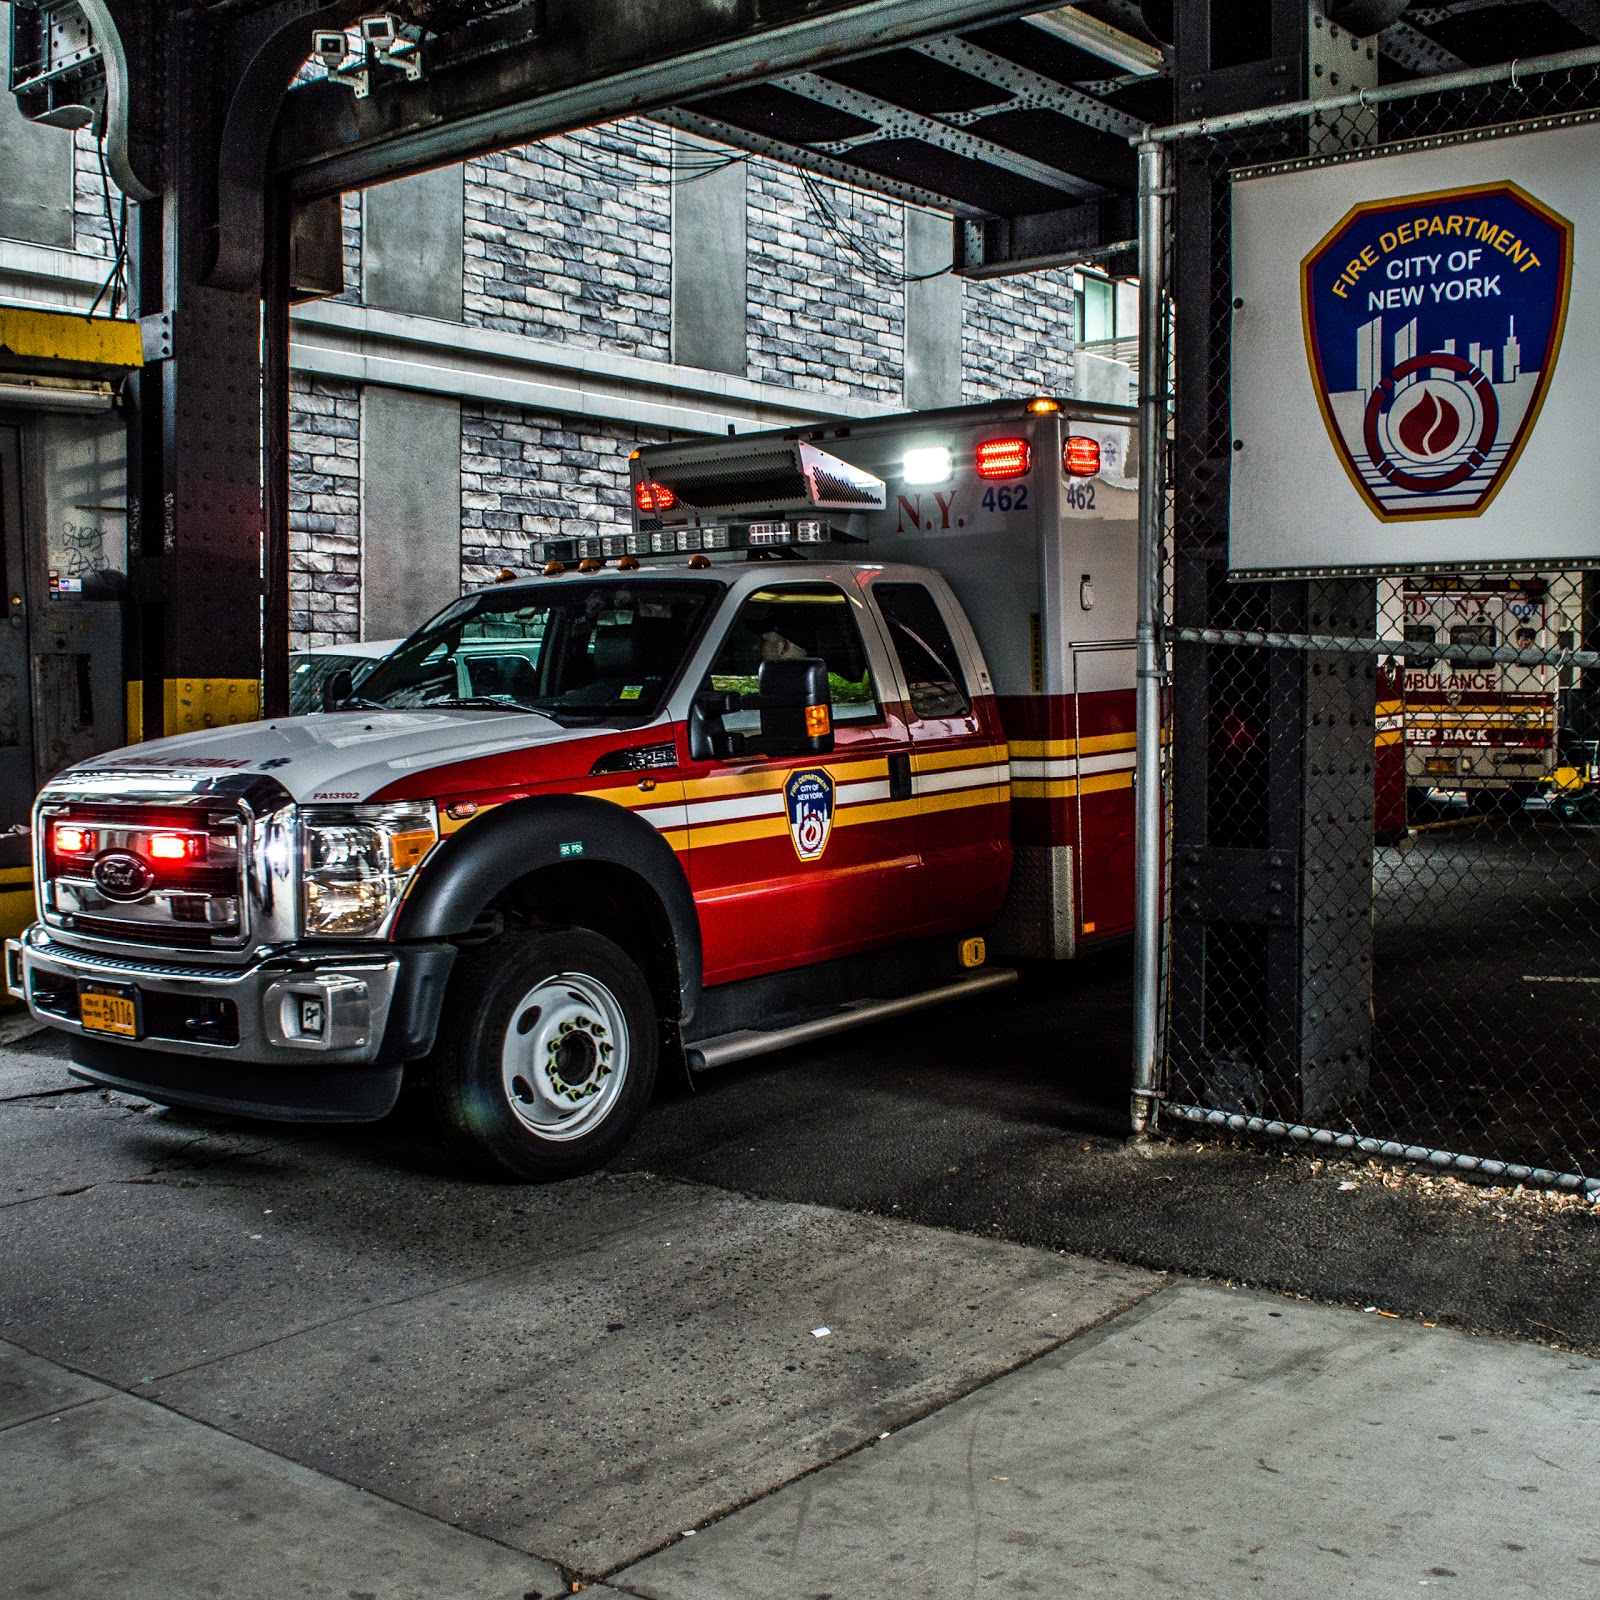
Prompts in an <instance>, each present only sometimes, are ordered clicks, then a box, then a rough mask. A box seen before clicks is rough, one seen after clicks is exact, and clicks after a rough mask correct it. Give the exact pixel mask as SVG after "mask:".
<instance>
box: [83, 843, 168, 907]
mask: <svg viewBox="0 0 1600 1600" xmlns="http://www.w3.org/2000/svg"><path fill="white" fill-rule="evenodd" d="M155 881H156V875H155V873H153V872H152V871H151V870H150V869H149V867H147V866H146V865H145V864H144V862H142V861H141V860H140V859H139V858H138V856H133V855H129V854H128V852H127V851H126V850H108V851H107V852H106V853H105V854H104V855H103V856H101V857H100V859H99V860H98V861H97V862H95V864H94V886H95V888H97V889H98V890H99V891H100V893H101V894H103V895H104V896H105V897H106V899H107V900H137V899H138V898H139V897H140V896H141V895H142V894H143V893H144V892H145V890H146V889H148V888H149V887H150V885H151V884H152V883H154V882H155Z"/></svg>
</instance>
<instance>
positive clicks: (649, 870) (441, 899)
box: [395, 795, 702, 1021]
mask: <svg viewBox="0 0 1600 1600" xmlns="http://www.w3.org/2000/svg"><path fill="white" fill-rule="evenodd" d="M579 861H582V862H584V863H587V864H593V863H596V862H599V863H603V864H605V865H609V866H615V867H620V868H621V869H622V870H623V871H625V872H628V873H630V874H632V875H633V876H634V877H636V878H637V879H638V880H639V883H640V887H641V889H642V890H643V891H644V892H645V893H647V894H650V895H652V896H654V898H655V900H656V902H657V903H658V904H659V905H660V906H661V909H662V911H663V912H664V913H665V915H666V919H667V925H668V926H669V927H670V929H671V930H672V941H673V944H674V946H675V949H674V952H673V953H674V957H675V960H676V965H677V971H678V991H679V992H678V1001H679V1006H680V1011H679V1016H680V1017H681V1018H682V1020H684V1021H688V1020H689V1019H690V1018H691V1017H692V1016H693V1015H694V1011H695V1005H696V1003H697V1001H698V1000H699V998H700V977H701V971H702V965H701V948H700V917H699V913H698V912H697V911H696V910H695V904H694V896H693V894H692V893H691V892H690V889H689V880H688V878H687V877H686V876H685V875H684V870H683V866H682V864H681V863H680V862H679V860H678V855H677V852H676V851H675V850H674V849H673V848H672V846H671V845H670V844H668V843H667V841H666V840H665V839H663V838H662V837H661V835H660V833H658V832H657V831H656V829H655V828H653V827H652V826H651V825H650V824H649V823H648V822H643V821H641V820H640V819H639V818H638V817H636V816H634V815H633V813H632V812H630V811H628V810H626V809H625V808H624V807H622V806H619V805H616V804H614V803H613V802H612V801H609V800H596V799H593V798H591V797H590V796H587V795H534V796H531V797H530V798H528V799H526V800H512V801H508V802H507V803H506V804H504V805H500V806H496V807H495V809H494V810H493V811H491V812H489V813H488V815H486V816H483V817H478V818H475V819H474V820H473V821H471V822H469V823H468V824H467V825H466V826H465V827H464V828H461V829H460V830H458V831H457V832H456V833H453V834H451V835H449V836H448V837H447V838H445V839H444V840H442V841H441V842H440V843H439V845H438V846H437V847H436V848H435V849H434V851H433V852H432V854H431V855H430V856H429V857H428V859H427V861H426V862H425V863H424V864H423V867H422V870H421V872H420V873H419V875H418V877H417V881H416V883H415V884H414V885H413V886H412V889H411V892H410V894H408V895H407V896H406V901H405V905H404V906H403V908H402V909H401V913H400V918H399V923H398V926H397V927H396V930H395V933H396V937H397V938H400V939H403V940H406V941H410V940H422V939H449V938H452V937H454V936H455V935H458V934H464V933H466V932H467V931H468V930H469V929H470V928H471V927H472V924H473V922H474V921H475V920H476V919H477V917H478V914H479V913H480V912H481V911H482V910H483V909H484V907H485V906H487V905H488V904H489V902H490V901H491V900H493V899H494V897H495V896H496V895H497V894H499V893H500V892H501V891H502V890H503V889H506V888H509V887H510V886H511V885H512V884H513V883H515V882H516V881H517V880H518V879H519V878H525V877H527V876H528V875H529V874H530V873H533V872H538V871H539V870H540V869H541V868H545V867H557V866H564V865H571V864H576V863H577V862H579Z"/></svg>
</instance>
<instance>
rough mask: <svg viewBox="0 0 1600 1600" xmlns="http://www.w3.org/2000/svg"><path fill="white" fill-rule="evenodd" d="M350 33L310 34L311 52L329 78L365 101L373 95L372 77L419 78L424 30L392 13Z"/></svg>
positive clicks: (373, 18)
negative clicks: (386, 72) (392, 74)
mask: <svg viewBox="0 0 1600 1600" xmlns="http://www.w3.org/2000/svg"><path fill="white" fill-rule="evenodd" d="M352 32H353V33H354V34H355V37H353V38H352V36H351V33H333V32H330V31H324V30H321V29H319V30H318V31H317V32H316V33H314V34H313V35H312V53H313V54H314V55H316V56H317V57H319V58H320V60H321V61H322V64H323V66H324V67H325V68H326V69H327V73H328V76H329V77H330V78H332V79H333V80H334V82H335V83H342V84H344V85H345V87H346V88H348V89H349V90H350V91H351V92H352V93H353V94H354V95H355V97H356V99H357V100H365V99H366V98H367V96H368V95H369V94H371V93H372V87H373V78H374V74H375V73H377V72H379V71H381V70H384V69H388V70H391V71H396V72H399V73H400V74H401V76H402V77H404V78H405V80H406V81H407V82H408V83H415V82H416V80H417V79H418V78H420V77H421V76H422V41H423V38H424V30H423V29H422V28H420V27H418V26H417V24H415V23H414V22H407V21H406V20H405V19H404V18H403V17H400V16H397V15H396V14H395V13H394V12H392V11H378V12H374V13H373V14H372V15H370V16H366V17H363V18H362V19H361V20H360V22H359V23H358V24H357V25H356V27H355V28H354V29H353V30H352Z"/></svg>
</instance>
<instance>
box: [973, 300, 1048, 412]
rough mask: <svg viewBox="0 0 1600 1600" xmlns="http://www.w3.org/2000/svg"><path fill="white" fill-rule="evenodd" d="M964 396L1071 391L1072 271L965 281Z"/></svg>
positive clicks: (975, 398) (982, 397) (993, 397)
mask: <svg viewBox="0 0 1600 1600" xmlns="http://www.w3.org/2000/svg"><path fill="white" fill-rule="evenodd" d="M961 300H962V312H961V364H962V369H963V380H962V386H961V387H962V399H963V400H965V401H966V402H967V403H968V404H971V403H973V402H976V401H979V400H1001V399H1004V398H1006V397H1007V396H1008V395H1015V394H1018V393H1024V394H1059V395H1067V394H1071V392H1072V283H1071V274H1070V273H1068V272H1065V271H1060V272H1034V273H1029V274H1028V275H1027V276H1026V277H1021V278H988V279H984V280H982V281H980V282H976V283H971V282H969V283H966V284H963V285H962V296H961Z"/></svg>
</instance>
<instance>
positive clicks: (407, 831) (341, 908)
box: [300, 801, 439, 937]
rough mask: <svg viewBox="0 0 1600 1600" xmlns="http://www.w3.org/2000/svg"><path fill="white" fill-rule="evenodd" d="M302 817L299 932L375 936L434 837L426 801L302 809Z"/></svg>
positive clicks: (435, 824)
mask: <svg viewBox="0 0 1600 1600" xmlns="http://www.w3.org/2000/svg"><path fill="white" fill-rule="evenodd" d="M300 815H301V826H302V828H303V830H304V838H303V841H302V849H303V851H304V855H303V857H302V869H301V876H300V912H301V926H302V927H303V928H304V930H305V932H306V933H307V934H308V935H312V936H315V935H319V934H320V935H322V936H323V937H330V936H334V935H350V936H362V935H368V934H376V933H379V932H381V931H382V930H383V928H384V925H385V924H386V923H387V922H388V921H389V919H390V917H391V915H392V914H393V912H394V910H395V908H396V907H397V906H398V905H399V904H400V899H401V896H403V895H404V894H405V892H406V885H407V884H408V883H409V882H410V881H411V875H412V873H414V872H415V871H416V870H417V867H418V866H419V865H420V864H421V862H422V858H423V857H424V856H425V855H427V853H428V852H429V851H430V850H431V849H432V848H433V846H434V842H435V841H436V840H437V839H438V837H439V825H438V821H437V819H436V818H435V816H434V810H433V804H432V802H431V801H422V802H406V803H405V804H400V805H386V806H385V805H376V806H307V807H305V808H304V809H303V810H302V811H301V814H300Z"/></svg>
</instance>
